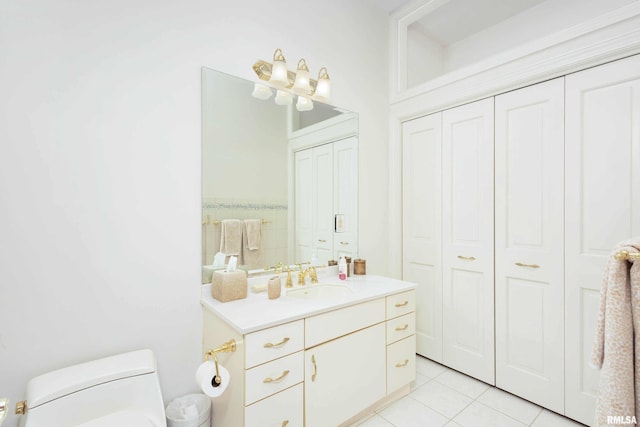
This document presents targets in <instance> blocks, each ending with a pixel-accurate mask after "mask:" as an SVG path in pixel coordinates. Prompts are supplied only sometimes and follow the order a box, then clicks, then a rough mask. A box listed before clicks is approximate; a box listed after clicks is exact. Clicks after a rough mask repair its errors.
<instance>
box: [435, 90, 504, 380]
mask: <svg viewBox="0 0 640 427" xmlns="http://www.w3.org/2000/svg"><path fill="white" fill-rule="evenodd" d="M442 135H443V136H442V153H443V155H442V194H443V196H442V233H443V235H442V253H443V261H442V262H443V264H442V265H443V267H442V274H443V302H444V304H443V363H444V364H446V365H448V366H451V367H452V368H454V369H457V370H459V371H462V372H465V373H467V374H469V375H471V376H473V377H476V378H478V379H480V380H482V381H485V382H488V383H490V384H494V383H495V375H494V292H493V290H494V288H493V263H494V257H493V98H491V99H485V100H482V101H477V102H474V103H471V104H467V105H464V106H461V107H457V108H454V109H451V110H447V111H445V112H443V115H442Z"/></svg>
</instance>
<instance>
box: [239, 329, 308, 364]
mask: <svg viewBox="0 0 640 427" xmlns="http://www.w3.org/2000/svg"><path fill="white" fill-rule="evenodd" d="M244 342H245V347H246V348H245V365H244V366H245V368H252V367H254V366H256V365H260V364H262V363H265V362H268V361H270V360H273V359H277V358H279V357H282V356H286V355H287V354H291V353H295V352H296V351H300V350H302V349H303V346H304V320H298V321H295V322H291V323H285V324H284V325H278V326H274V327H272V328H268V329H263V330H261V331H257V332H253V333H251V334H247V335H246V336H245V338H244Z"/></svg>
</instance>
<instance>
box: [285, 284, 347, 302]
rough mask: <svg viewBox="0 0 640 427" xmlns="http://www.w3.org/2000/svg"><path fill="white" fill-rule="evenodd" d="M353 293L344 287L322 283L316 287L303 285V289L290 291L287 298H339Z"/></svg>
mask: <svg viewBox="0 0 640 427" xmlns="http://www.w3.org/2000/svg"><path fill="white" fill-rule="evenodd" d="M351 293H353V291H352V290H351V289H349V288H348V287H346V286H345V285H336V284H330V283H323V284H318V285H305V286H304V287H300V288H296V289H290V290H288V291H287V296H289V297H295V298H311V299H313V298H318V299H320V298H340V297H343V296H346V295H349V294H351Z"/></svg>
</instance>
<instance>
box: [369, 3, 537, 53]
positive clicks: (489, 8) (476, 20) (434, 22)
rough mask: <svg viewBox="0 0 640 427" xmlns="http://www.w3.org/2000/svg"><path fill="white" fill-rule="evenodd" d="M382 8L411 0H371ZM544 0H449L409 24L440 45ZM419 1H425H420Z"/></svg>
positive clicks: (461, 37) (460, 38) (395, 6)
mask: <svg viewBox="0 0 640 427" xmlns="http://www.w3.org/2000/svg"><path fill="white" fill-rule="evenodd" d="M371 1H372V2H374V3H375V4H376V5H377V6H378V7H380V8H381V9H382V10H384V11H386V12H388V13H392V12H394V11H396V10H398V9H400V8H402V7H404V6H405V5H408V4H409V3H412V2H413V3H416V4H420V2H416V1H413V0H371ZM544 1H545V0H449V1H447V2H446V3H445V4H443V5H442V6H440V7H439V8H437V9H435V10H434V11H432V12H431V13H429V14H428V15H427V16H425V17H423V18H422V19H420V20H419V21H417V22H415V23H413V24H412V28H413V29H416V30H418V31H421V32H423V33H425V34H426V35H428V36H429V37H431V38H434V39H436V40H438V41H439V42H440V43H441V44H443V45H445V46H446V45H450V44H453V43H455V42H457V41H459V40H462V39H464V38H465V37H467V36H469V35H471V34H474V33H477V32H478V31H480V30H482V29H484V28H488V27H491V26H492V25H495V24H497V23H498V22H501V21H504V20H505V19H507V18H509V17H511V16H514V15H517V14H518V13H520V12H522V11H524V10H526V9H529V8H531V7H533V6H536V5H538V4H540V3H542V2H544ZM422 3H427V1H426V0H425V1H423V2H422Z"/></svg>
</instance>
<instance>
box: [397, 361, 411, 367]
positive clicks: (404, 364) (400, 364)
mask: <svg viewBox="0 0 640 427" xmlns="http://www.w3.org/2000/svg"><path fill="white" fill-rule="evenodd" d="M408 364H409V359H404V362H401V363H396V368H404V367H405V366H407V365H408Z"/></svg>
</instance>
